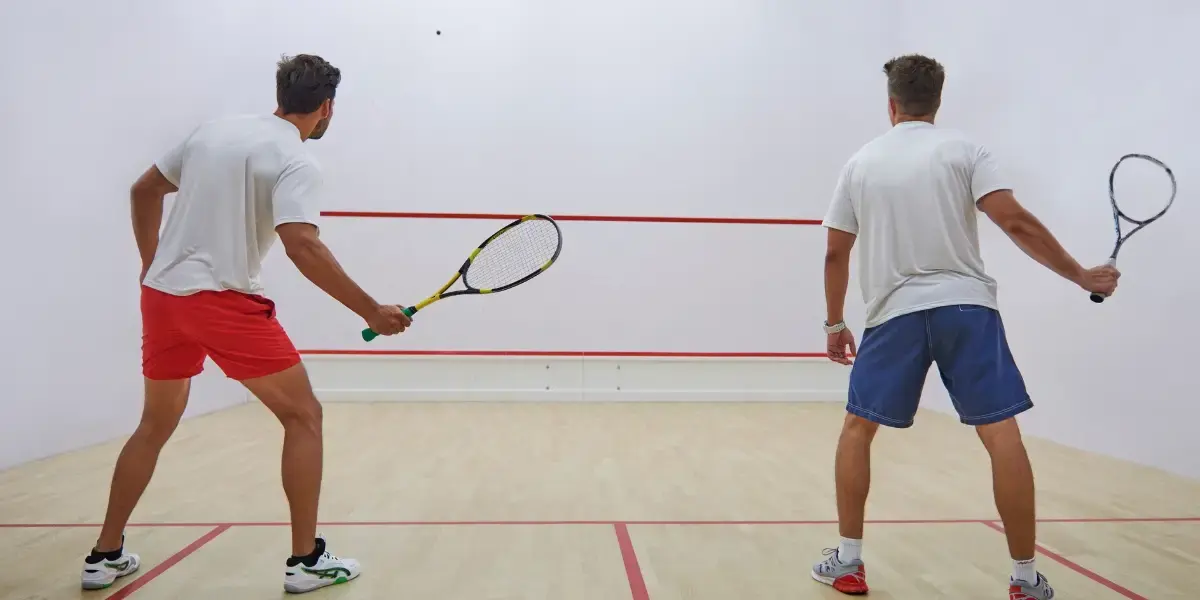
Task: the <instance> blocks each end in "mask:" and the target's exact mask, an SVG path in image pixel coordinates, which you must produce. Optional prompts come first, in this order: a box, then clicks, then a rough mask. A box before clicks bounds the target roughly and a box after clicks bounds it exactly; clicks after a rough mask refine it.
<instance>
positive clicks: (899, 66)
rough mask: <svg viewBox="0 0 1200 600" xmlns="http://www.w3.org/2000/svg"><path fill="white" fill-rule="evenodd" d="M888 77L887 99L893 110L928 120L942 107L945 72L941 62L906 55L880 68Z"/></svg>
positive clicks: (914, 55) (919, 56) (916, 55)
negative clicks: (888, 97) (893, 101)
mask: <svg viewBox="0 0 1200 600" xmlns="http://www.w3.org/2000/svg"><path fill="white" fill-rule="evenodd" d="M883 72H884V73H886V74H887V79H888V96H890V97H891V98H892V100H895V101H896V108H898V109H899V111H900V112H901V113H903V114H906V115H908V116H910V117H927V116H930V115H932V114H934V113H936V112H937V109H938V107H939V106H941V104H942V84H944V83H946V69H945V68H943V67H942V65H941V63H939V62H938V61H936V60H934V59H932V58H929V57H928V56H922V55H920V54H906V55H904V56H898V57H896V58H893V59H892V60H889V61H887V63H885V64H884V65H883Z"/></svg>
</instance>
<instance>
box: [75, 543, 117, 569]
mask: <svg viewBox="0 0 1200 600" xmlns="http://www.w3.org/2000/svg"><path fill="white" fill-rule="evenodd" d="M124 554H125V547H124V546H122V547H120V548H117V549H116V550H113V551H112V552H98V551H96V549H95V548H92V553H91V554H88V557H87V558H86V559H84V560H86V561H87V563H88V564H90V565H94V564H96V563H98V562H100V561H102V560H119V559H120V558H121V556H122V555H124Z"/></svg>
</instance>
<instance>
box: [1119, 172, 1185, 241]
mask: <svg viewBox="0 0 1200 600" xmlns="http://www.w3.org/2000/svg"><path fill="white" fill-rule="evenodd" d="M1129 159H1137V160H1138V161H1141V163H1142V164H1144V165H1152V166H1153V167H1157V169H1156V170H1157V171H1159V172H1160V173H1161V174H1165V175H1166V179H1167V182H1168V183H1169V184H1170V192H1169V194H1167V201H1166V203H1165V204H1147V202H1149V201H1143V202H1141V203H1137V204H1136V205H1135V206H1126V207H1125V208H1122V207H1121V205H1120V203H1119V202H1118V200H1117V190H1116V188H1117V185H1116V182H1117V179H1118V177H1117V171H1118V169H1119V168H1120V167H1121V166H1122V164H1123V163H1124V162H1125V161H1126V160H1129ZM1135 182H1139V183H1143V184H1144V183H1145V182H1144V181H1138V180H1136V179H1135ZM1154 187H1158V186H1154ZM1177 191H1178V185H1177V184H1176V182H1175V173H1174V172H1172V171H1171V168H1170V167H1168V166H1167V165H1166V164H1165V163H1163V162H1162V161H1161V160H1158V159H1157V158H1154V157H1153V156H1149V155H1146V154H1127V155H1125V156H1122V157H1121V159H1120V160H1118V161H1117V164H1115V165H1113V168H1112V171H1111V172H1110V173H1109V174H1108V198H1109V200H1110V201H1111V202H1112V208H1113V218H1114V219H1124V220H1126V221H1128V222H1130V223H1133V224H1134V225H1141V226H1144V225H1149V224H1150V223H1152V222H1154V221H1155V220H1156V219H1158V218H1159V217H1161V216H1163V215H1164V214H1166V212H1167V210H1168V209H1169V208H1171V205H1172V204H1174V203H1175V194H1176V192H1177ZM1127 204H1128V203H1127ZM1158 206H1161V207H1162V208H1161V209H1158ZM1130 208H1136V211H1137V212H1138V213H1140V214H1139V215H1138V217H1134V216H1132V215H1130V214H1129V212H1127V209H1130ZM1147 208H1150V210H1149V211H1147V210H1146V209H1147ZM1156 209H1158V210H1157V211H1156V212H1155V210H1156ZM1146 212H1151V215H1150V216H1142V215H1145V214H1146ZM1139 229H1140V227H1139ZM1131 233H1132V232H1131ZM1119 236H1120V226H1119V221H1118V237H1119Z"/></svg>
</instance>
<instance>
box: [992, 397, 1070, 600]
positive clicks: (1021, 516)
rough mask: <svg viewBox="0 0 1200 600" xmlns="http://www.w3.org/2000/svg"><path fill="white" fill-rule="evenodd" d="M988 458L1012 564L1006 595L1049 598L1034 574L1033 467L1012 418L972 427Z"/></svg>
mask: <svg viewBox="0 0 1200 600" xmlns="http://www.w3.org/2000/svg"><path fill="white" fill-rule="evenodd" d="M976 431H978V432H979V439H980V440H982V441H983V445H984V447H985V448H987V451H988V454H989V455H990V456H991V457H992V491H993V493H994V494H995V496H996V510H997V511H999V512H1000V519H1001V520H1002V521H1004V535H1005V537H1007V538H1008V553H1009V556H1011V557H1012V560H1013V568H1012V581H1011V582H1010V585H1009V593H1010V594H1013V595H1014V597H1016V596H1020V597H1022V598H1052V597H1054V590H1053V589H1052V588H1051V587H1050V583H1049V582H1048V581H1046V578H1045V577H1043V576H1042V575H1041V573H1039V572H1038V570H1037V562H1036V561H1035V559H1034V553H1035V551H1036V550H1037V546H1036V544H1037V514H1036V512H1037V511H1036V507H1035V501H1034V498H1035V495H1034V487H1033V467H1032V466H1030V464H1029V455H1028V454H1027V453H1026V452H1025V444H1024V443H1023V442H1022V441H1021V429H1020V428H1019V427H1018V426H1017V420H1016V418H1009V419H1006V420H1004V421H1001V422H999V423H993V424H990V425H981V426H979V427H976Z"/></svg>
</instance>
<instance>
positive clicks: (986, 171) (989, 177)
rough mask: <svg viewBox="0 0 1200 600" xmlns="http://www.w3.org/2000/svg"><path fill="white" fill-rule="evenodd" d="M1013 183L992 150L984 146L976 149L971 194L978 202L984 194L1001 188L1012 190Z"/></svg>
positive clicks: (972, 167) (972, 166) (972, 168)
mask: <svg viewBox="0 0 1200 600" xmlns="http://www.w3.org/2000/svg"><path fill="white" fill-rule="evenodd" d="M1011 189H1012V183H1011V182H1010V181H1009V180H1008V176H1007V175H1005V174H1004V172H1003V171H1002V170H1001V169H1000V163H999V161H997V160H996V157H995V156H993V155H992V153H991V151H989V150H988V149H987V148H984V147H982V146H980V147H979V149H978V150H976V151H975V161H974V163H973V164H972V165H971V196H972V197H974V199H975V202H976V203H978V202H979V201H980V200H982V199H983V197H984V196H986V195H988V194H990V193H992V192H995V191H999V190H1011Z"/></svg>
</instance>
